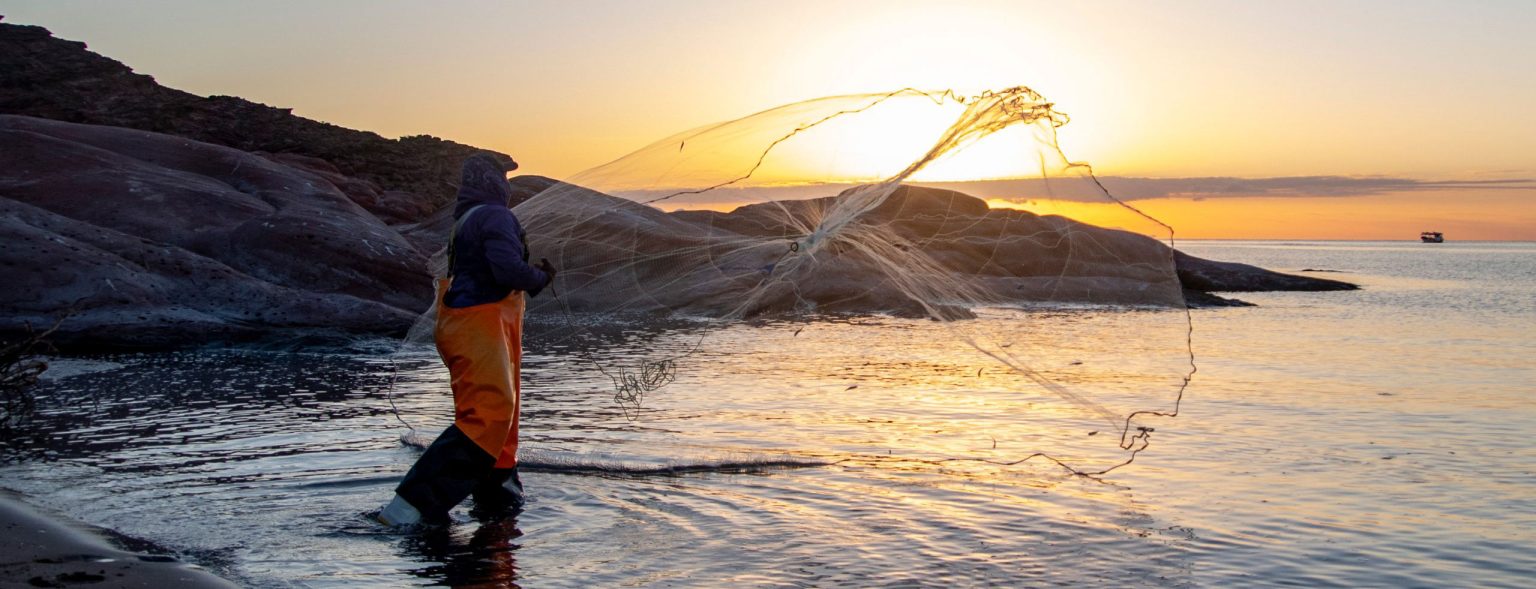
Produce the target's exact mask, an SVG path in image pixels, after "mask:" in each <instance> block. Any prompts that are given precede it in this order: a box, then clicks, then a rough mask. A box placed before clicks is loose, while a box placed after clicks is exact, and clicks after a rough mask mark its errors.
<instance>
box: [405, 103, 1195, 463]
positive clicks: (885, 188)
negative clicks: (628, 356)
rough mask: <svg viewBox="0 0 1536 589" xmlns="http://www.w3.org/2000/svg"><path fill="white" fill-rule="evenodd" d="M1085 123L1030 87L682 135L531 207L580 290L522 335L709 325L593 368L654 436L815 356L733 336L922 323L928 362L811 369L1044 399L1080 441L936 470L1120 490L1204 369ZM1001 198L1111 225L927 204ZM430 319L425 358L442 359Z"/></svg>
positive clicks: (556, 288)
mask: <svg viewBox="0 0 1536 589" xmlns="http://www.w3.org/2000/svg"><path fill="white" fill-rule="evenodd" d="M1067 122H1068V118H1067V116H1066V115H1064V114H1063V113H1061V112H1059V111H1057V110H1055V107H1054V105H1053V104H1051V103H1050V102H1048V101H1046V100H1045V99H1044V98H1043V97H1042V96H1041V95H1039V94H1038V93H1036V92H1034V91H1033V90H1030V89H1028V88H1024V87H1018V88H1011V89H1007V90H1002V91H993V92H986V93H982V94H980V95H976V96H969V97H963V96H959V95H957V94H954V93H952V92H924V91H918V90H912V89H904V90H900V91H896V92H890V93H882V94H865V95H848V96H836V97H827V98H820V99H815V100H809V101H804V102H799V103H795V104H790V105H785V106H781V107H777V108H773V109H769V110H765V111H762V112H758V113H755V114H752V115H749V116H746V117H743V118H740V119H736V120H731V121H726V122H723V123H718V124H713V125H708V126H704V127H700V128H697V129H692V130H689V131H686V132H683V133H679V134H677V135H674V136H671V137H668V138H666V139H663V140H661V141H658V142H656V143H653V144H651V145H649V146H647V147H645V148H644V149H641V150H639V151H636V152H634V153H632V154H629V155H627V156H624V157H622V158H620V159H618V160H615V161H613V162H610V163H607V164H604V165H602V166H598V167H596V168H593V169H590V170H587V171H584V172H581V173H579V174H577V175H575V176H573V177H571V178H568V179H566V180H565V181H564V182H558V183H554V184H553V185H551V186H549V187H548V188H547V189H544V190H542V191H540V192H538V193H537V194H536V195H534V196H532V197H531V198H528V199H527V200H525V201H523V202H521V203H520V204H518V205H517V206H516V207H515V208H514V212H515V213H516V214H517V216H518V218H519V219H520V221H521V222H522V224H523V226H524V227H525V229H526V230H527V233H528V241H529V246H530V249H531V250H532V252H533V255H534V259H538V258H547V259H549V260H550V261H551V262H552V263H553V264H554V265H555V266H556V267H557V268H559V269H560V272H559V274H558V277H557V279H556V281H555V283H554V284H553V285H552V292H553V293H554V295H555V296H544V297H538V298H534V299H530V301H529V314H530V317H541V316H543V317H557V318H558V320H556V321H549V322H535V324H536V325H539V326H540V327H537V328H530V332H529V333H528V334H526V335H525V337H528V338H532V339H535V340H540V339H542V340H546V341H548V340H573V339H579V338H584V337H586V338H590V337H598V338H599V339H600V338H601V337H602V336H601V335H597V336H594V334H599V333H601V332H602V330H603V329H604V328H605V326H611V325H614V324H626V325H634V324H643V323H645V322H647V321H652V322H654V321H657V320H667V319H680V318H682V319H687V320H690V321H694V322H699V321H702V322H705V323H706V324H708V325H709V326H710V328H711V329H705V330H701V331H700V332H699V333H701V335H698V336H696V337H691V338H688V340H687V341H674V342H671V343H670V344H668V345H660V344H658V345H657V346H656V347H655V349H653V350H650V351H649V352H648V353H647V355H646V356H645V357H644V358H640V359H638V360H636V361H633V362H630V363H628V364H626V365H624V366H614V365H610V363H605V362H601V361H598V360H595V359H592V358H590V357H587V358H585V359H586V361H585V362H583V363H580V364H577V365H575V366H574V367H573V369H576V370H592V371H598V372H600V373H601V374H602V375H603V376H605V377H606V378H607V379H608V380H611V381H612V383H613V392H614V398H615V401H616V402H618V403H619V404H620V405H621V406H623V407H625V408H626V412H627V414H629V415H630V416H631V417H634V416H636V415H638V413H637V412H636V411H637V410H638V409H639V408H640V407H641V406H642V405H643V404H644V403H645V399H646V396H647V395H648V394H655V393H656V392H657V391H661V390H664V389H665V387H666V386H668V384H669V383H672V382H673V380H674V379H676V377H677V375H678V373H679V371H680V370H683V371H686V370H702V371H714V372H720V371H724V372H725V373H729V371H731V370H733V369H735V368H733V367H734V366H736V365H735V364H734V363H733V362H735V361H739V357H740V356H742V355H756V356H757V357H760V358H767V357H768V356H770V355H773V354H782V355H788V356H793V355H794V354H795V353H797V352H796V350H797V349H800V350H803V349H807V348H805V347H804V346H802V345H801V344H802V343H803V342H801V341H799V340H796V341H793V342H787V343H786V342H781V343H782V344H784V345H787V346H790V347H789V348H788V349H755V348H753V346H752V345H751V344H744V343H742V342H739V341H735V340H731V339H730V338H724V339H722V338H719V337H718V336H717V335H716V334H719V333H722V332H723V330H724V328H727V327H733V328H734V327H739V326H742V325H749V324H750V323H751V322H752V321H758V320H763V319H765V318H776V317H801V318H805V317H837V316H851V315H864V316H868V315H874V316H880V317H889V318H893V319H901V318H915V319H922V320H924V321H920V322H919V323H917V324H912V327H913V331H914V337H920V338H921V339H922V342H923V343H922V345H919V346H916V347H914V346H913V344H912V343H911V342H903V343H901V345H899V346H885V345H883V343H882V342H861V343H859V344H858V345H856V350H849V351H848V353H847V357H841V358H840V357H839V355H838V354H837V353H835V352H833V351H829V349H828V348H826V347H822V348H817V350H818V352H817V353H816V357H815V358H814V359H812V360H811V362H812V363H814V364H817V365H834V364H836V363H837V362H859V361H860V360H861V359H863V360H864V361H866V362H867V361H868V359H869V358H882V357H891V356H905V357H912V356H916V357H917V358H916V359H928V360H931V361H932V362H935V363H938V364H947V365H950V366H957V367H958V366H963V367H964V368H965V373H967V374H969V373H970V372H971V369H970V367H971V366H976V368H975V371H974V372H975V376H974V377H971V380H969V381H966V380H954V379H950V380H945V379H937V380H932V381H929V380H924V379H921V378H913V377H910V376H909V377H906V378H905V383H906V386H911V387H926V388H929V389H932V390H944V389H950V390H956V391H964V390H969V389H975V388H990V389H1001V390H1008V391H1015V392H1016V393H1017V394H1018V395H1019V396H1020V398H1021V399H1029V401H1028V403H1027V404H1026V405H1027V407H1028V412H1027V414H1021V415H1019V419H1027V420H1032V421H1037V422H1039V423H1040V425H1041V431H1047V430H1049V431H1055V432H1061V433H1060V434H1059V435H1055V434H1051V435H1047V434H1042V435H1040V436H1038V438H1036V439H1033V440H1032V441H1030V442H1028V445H1029V447H1031V448H1035V451H1032V452H1024V453H1022V454H1017V455H1011V456H1002V455H998V454H996V453H990V454H986V455H945V454H943V453H942V452H941V453H939V454H934V453H931V452H929V453H923V454H921V456H922V457H919V458H916V459H922V460H932V461H956V460H977V461H988V462H994V463H999V464H1012V463H1016V462H1019V461H1023V460H1031V459H1035V458H1041V459H1044V460H1051V461H1055V462H1056V463H1057V464H1060V465H1061V466H1063V467H1065V468H1067V469H1068V470H1070V471H1072V472H1074V473H1078V474H1102V473H1104V472H1107V471H1108V470H1112V469H1114V468H1117V467H1119V466H1120V465H1123V464H1125V463H1128V462H1129V461H1130V460H1133V459H1134V458H1135V456H1136V453H1137V452H1140V451H1141V450H1142V449H1144V448H1145V447H1146V445H1147V443H1148V441H1149V440H1150V435H1151V432H1152V431H1153V430H1152V428H1151V425H1150V421H1151V420H1153V419H1155V418H1157V417H1158V416H1171V415H1175V414H1176V413H1177V410H1178V402H1179V401H1180V400H1181V399H1182V395H1183V391H1184V388H1185V387H1186V386H1187V384H1188V382H1189V378H1190V377H1191V376H1192V375H1193V372H1194V364H1193V354H1192V352H1191V349H1190V346H1189V334H1190V324H1189V315H1188V311H1187V309H1186V308H1185V304H1184V299H1183V291H1182V288H1181V286H1180V283H1179V279H1178V275H1177V272H1176V268H1175V265H1174V258H1173V250H1172V245H1173V244H1172V238H1173V230H1172V229H1171V228H1170V227H1168V226H1167V225H1164V224H1163V223H1161V222H1159V221H1157V220H1156V219H1153V218H1152V217H1150V216H1148V215H1146V214H1144V213H1142V212H1141V211H1139V210H1137V209H1136V208H1134V207H1132V206H1130V205H1128V204H1126V203H1124V202H1121V201H1119V200H1118V199H1116V198H1115V197H1114V195H1112V194H1110V193H1109V192H1108V191H1107V190H1105V189H1104V187H1103V186H1102V185H1101V184H1099V183H1098V181H1097V180H1096V179H1095V178H1094V176H1093V174H1092V170H1091V168H1090V167H1089V166H1087V165H1085V164H1081V163H1074V162H1072V161H1070V160H1069V159H1068V158H1067V157H1066V156H1065V155H1064V154H1063V152H1062V150H1061V149H1060V147H1059V145H1058V142H1057V136H1056V132H1057V129H1058V128H1059V127H1061V126H1062V125H1064V124H1066V123H1067ZM995 178H1028V179H1031V180H1032V181H1030V182H1023V183H1019V184H1018V185H1019V186H1021V187H1027V188H1021V189H1020V190H1030V191H1033V192H1031V193H1020V194H1016V195H1014V199H1013V202H1016V203H1017V202H1024V203H1027V202H1029V201H1030V200H1040V199H1054V198H1070V199H1072V200H1075V201H1079V202H1081V201H1088V202H1095V203H1098V204H1100V205H1105V206H1098V207H1094V208H1093V209H1092V210H1093V218H1092V219H1091V224H1090V223H1088V222H1084V221H1079V220H1074V219H1069V218H1066V217H1062V216H1056V215H1038V214H1035V213H1032V212H1030V211H1029V210H1027V208H1028V207H1027V206H1024V207H1002V206H998V207H993V206H989V204H988V202H986V201H983V200H980V199H977V198H973V197H970V196H967V195H966V194H964V193H962V192H958V191H954V190H947V189H940V188H935V187H932V186H925V185H924V184H925V183H939V182H944V183H945V184H944V185H945V186H963V183H959V184H956V181H963V180H982V179H995ZM994 204H996V203H994ZM437 224H438V225H444V226H446V223H443V222H442V221H441V220H439V221H438V222H437ZM438 260H439V261H438V263H437V266H436V269H437V273H438V275H439V276H441V270H442V268H443V265H442V264H441V256H439V258H438ZM433 317H434V313H433V311H429V312H428V313H427V314H426V315H424V316H423V317H422V320H421V321H419V322H418V323H417V326H416V327H415V328H413V330H412V333H411V336H410V337H409V338H408V341H409V342H417V343H423V342H430V341H431V326H432V321H433ZM819 332H823V331H822V330H819ZM1106 334H1109V336H1108V339H1106ZM795 335H796V336H798V335H799V332H798V331H796V332H795ZM712 337H716V339H717V340H718V341H711V338H712ZM701 350H707V351H710V352H712V353H710V354H700V353H699V352H700V351H701ZM733 358H734V360H733ZM765 362H767V360H765ZM782 362H784V363H786V364H793V363H795V360H794V359H793V358H784V359H782ZM802 364H803V363H802ZM800 374H801V375H803V374H804V373H803V371H802V372H801V373H800ZM762 376H763V375H762V374H761V373H760V372H756V373H754V378H762ZM799 377H800V376H796V375H795V374H785V375H784V378H786V379H794V378H799ZM765 384H766V383H765ZM1101 434H1105V435H1101ZM993 445H994V447H995V446H996V445H997V444H996V442H995V441H994V444H993ZM1016 447H1018V446H1010V448H1016Z"/></svg>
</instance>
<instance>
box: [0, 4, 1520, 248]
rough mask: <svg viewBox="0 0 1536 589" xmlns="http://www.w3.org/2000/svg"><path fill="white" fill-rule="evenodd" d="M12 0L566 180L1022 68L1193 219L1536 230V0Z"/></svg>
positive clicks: (1340, 235)
mask: <svg viewBox="0 0 1536 589" xmlns="http://www.w3.org/2000/svg"><path fill="white" fill-rule="evenodd" d="M0 14H3V15H5V22H8V23H18V24H37V25H42V26H45V27H48V28H49V29H51V30H52V31H53V32H54V33H55V34H56V35H57V36H59V37H62V38H66V39H73V40H80V41H85V42H87V43H88V44H89V45H90V47H91V48H92V49H93V50H95V51H97V52H99V53H102V54H104V55H107V56H109V57H112V58H114V59H118V60H120V61H123V62H124V63H127V64H129V65H130V66H132V67H133V68H135V69H136V70H137V71H139V72H140V73H146V74H150V75H153V76H155V78H156V79H157V80H159V81H160V82H161V83H162V84H165V85H168V86H171V87H175V88H179V89H182V90H186V91H189V92H193V93H197V94H204V95H207V94H227V95H236V96H241V97H244V98H248V99H251V100H255V101H258V102H263V103H266V104H271V105H274V106H281V107H291V108H293V109H294V112H295V113H296V114H299V115H302V116H306V117H310V118H314V119H319V120H323V121H328V122H333V123H336V124H339V125H343V126H347V127H352V128H358V129H366V130H371V131H376V132H378V133H380V134H383V135H385V136H391V137H392V136H400V135H411V134H420V133H426V134H432V135H436V136H440V137H445V138H448V139H453V140H456V141H460V142H464V143H469V144H472V145H478V146H482V147H487V148H492V149H496V150H499V151H503V152H506V153H509V154H511V155H513V156H514V157H515V158H517V159H518V160H519V161H520V162H521V163H522V164H523V168H522V170H521V172H524V173H530V174H542V175H547V176H553V177H557V178H558V177H568V176H570V175H572V174H574V173H576V172H578V171H580V170H583V169H586V168H589V167H592V166H595V165H598V164H601V163H604V162H606V161H609V160H612V159H614V158H616V157H619V156H622V155H623V154H625V153H628V152H630V151H633V150H635V149H638V148H640V147H642V146H644V145H646V144H649V143H651V142H653V141H655V140H658V139H660V138H662V137H665V136H668V135H671V134H673V133H676V132H678V131H681V130H684V129H689V128H693V127H697V126H699V125H703V124H706V123H711V122H714V121H720V120H726V119H732V118H736V117H739V116H742V115H745V114H749V113H752V112H756V111H760V110H763V109H767V108H771V107H774V106H777V105H781V104H786V103H791V102H796V101H799V100H804V99H809V98H815V97H819V96H828V95H837V94H850V93H866V92H879V91H884V90H892V89H897V88H903V87H916V88H924V89H955V90H957V91H959V92H961V93H973V92H977V91H980V90H985V89H989V88H1006V87H1010V86H1017V85H1027V86H1029V87H1031V88H1034V89H1035V90H1037V91H1039V92H1040V93H1042V94H1044V95H1045V96H1046V97H1048V98H1049V99H1050V100H1052V101H1054V102H1055V103H1056V104H1057V106H1058V108H1059V109H1060V110H1061V111H1064V112H1066V113H1068V114H1070V115H1071V117H1072V122H1071V123H1070V124H1069V125H1067V126H1066V127H1064V128H1063V129H1062V130H1061V135H1060V138H1061V143H1062V147H1063V148H1064V149H1065V150H1066V152H1067V153H1068V154H1069V155H1070V156H1071V157H1072V158H1073V159H1076V160H1083V161H1088V162H1091V163H1092V164H1093V165H1094V166H1095V169H1096V170H1097V171H1098V172H1099V173H1100V174H1101V175H1103V176H1106V177H1108V178H1109V179H1111V180H1112V182H1111V183H1110V184H1111V188H1115V184H1114V183H1113V180H1114V179H1115V178H1121V180H1118V182H1119V184H1120V185H1121V186H1124V187H1126V189H1127V190H1128V191H1129V198H1136V199H1139V200H1137V202H1138V203H1140V204H1138V206H1141V207H1143V208H1145V209H1146V210H1148V211H1150V212H1153V213H1154V214H1157V215H1160V216H1161V217H1163V218H1164V220H1166V221H1168V222H1170V223H1171V224H1173V225H1174V226H1176V227H1179V228H1180V232H1181V234H1183V235H1185V236H1189V237H1223V238H1244V237H1262V238H1329V239H1411V238H1415V237H1416V236H1417V234H1418V232H1419V231H1421V230H1429V229H1435V230H1441V231H1446V232H1447V234H1448V237H1450V238H1451V239H1453V240H1454V239H1526V240H1532V239H1536V182H1532V181H1529V180H1526V179H1530V178H1536V73H1533V72H1536V34H1532V33H1531V31H1532V30H1536V2H1528V1H1507V2H1494V1H1484V2H1400V1H1379V2H1378V1H1363V0H1362V1H1349V2H1341V1H1334V2H1296V1H1286V2H1262V3H1261V2H1218V1H1211V2H1197V1H1180V2H1155V3H1154V2H1026V1H1022V0H1019V1H1008V0H999V1H995V2H994V1H974V2H942V3H941V2H894V1H882V2H874V1H870V2H830V1H825V0H823V1H806V2H798V1H784V0H780V1H773V2H758V1H730V2H659V1H648V2H619V1H614V2H510V1H506V2H491V1H481V2H468V1H456V2H430V3H429V2H404V1H324V2H309V1H306V2H300V1H280V2H260V3H254V2H233V1H229V2H218V1H208V0H164V1H157V2H132V3H129V2H112V1H91V2H87V1H72V0H49V1H16V0H0ZM892 157H898V156H892ZM983 175H986V176H988V177H997V176H1007V175H1009V174H1008V173H1006V171H1003V172H1000V173H994V174H983ZM1211 177H1221V178H1224V179H1230V180H1223V181H1222V182H1217V183H1214V184H1213V183H1212V182H1211V181H1209V180H1200V179H1204V178H1211ZM1279 177H1309V178H1308V179H1304V180H1295V181H1276V180H1271V179H1273V178H1279ZM1335 177H1337V178H1335ZM953 179H958V178H953ZM1147 179H1150V180H1147ZM829 180H830V179H829ZM1240 180H1241V181H1240ZM1488 181H1513V182H1500V183H1487V182H1488ZM999 204H1000V205H1001V203H999ZM1012 204H1023V205H1024V206H1028V204H1027V203H1012Z"/></svg>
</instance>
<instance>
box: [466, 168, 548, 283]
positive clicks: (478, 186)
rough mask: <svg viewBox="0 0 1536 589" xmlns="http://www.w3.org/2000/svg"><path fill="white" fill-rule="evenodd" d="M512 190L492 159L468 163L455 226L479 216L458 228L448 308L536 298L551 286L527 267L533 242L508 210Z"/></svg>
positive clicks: (502, 171) (531, 268)
mask: <svg viewBox="0 0 1536 589" xmlns="http://www.w3.org/2000/svg"><path fill="white" fill-rule="evenodd" d="M511 202H512V187H511V186H510V185H509V184H507V172H506V168H505V166H503V165H502V164H501V162H499V161H497V160H496V158H494V157H492V156H491V155H489V154H484V153H478V154H475V155H472V156H470V157H469V159H466V160H464V169H463V171H462V173H461V176H460V178H459V196H458V200H457V202H455V203H454V207H453V218H454V222H455V223H457V222H458V221H459V219H460V218H462V217H463V216H464V214H465V213H468V212H469V210H470V209H473V208H474V207H475V206H476V205H486V206H483V207H480V209H479V210H478V211H476V212H475V214H474V216H472V217H470V218H469V220H468V221H465V222H464V224H463V225H462V226H460V227H459V229H458V232H457V233H456V234H455V235H454V238H453V244H452V246H451V247H452V248H453V264H452V267H451V268H449V272H450V273H452V275H453V283H452V285H451V286H449V288H448V293H447V294H446V295H444V297H443V304H445V305H447V306H449V307H453V308H463V307H471V306H474V305H483V304H485V303H494V302H496V301H499V300H501V299H504V298H506V297H507V295H509V294H511V293H512V291H514V290H521V291H526V292H527V293H528V294H529V296H537V295H538V294H539V291H541V290H543V289H544V286H545V285H547V284H549V275H548V274H545V273H544V271H542V270H539V269H538V268H535V267H533V266H531V265H529V264H528V241H527V237H526V235H525V234H524V233H523V226H522V224H521V223H518V221H517V216H516V215H513V214H512V210H511V209H509V208H507V205H509V204H511Z"/></svg>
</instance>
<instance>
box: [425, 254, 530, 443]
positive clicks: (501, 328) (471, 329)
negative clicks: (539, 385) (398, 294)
mask: <svg viewBox="0 0 1536 589" xmlns="http://www.w3.org/2000/svg"><path fill="white" fill-rule="evenodd" d="M451 280H452V279H451V278H450V279H440V280H438V281H437V327H436V329H435V330H434V333H433V335H434V337H435V339H436V340H437V353H438V355H440V356H442V358H443V364H445V365H447V366H448V374H449V375H450V376H451V378H452V387H453V412H454V415H453V423H454V425H455V426H458V428H459V430H460V431H462V432H463V433H464V435H466V436H469V439H471V440H473V441H474V442H475V445H476V446H479V447H480V449H481V450H485V453H486V454H489V455H491V456H494V457H496V463H495V468H512V467H514V466H517V422H518V417H519V415H520V414H521V411H522V387H521V384H520V381H521V377H522V370H521V364H522V360H523V310H524V302H523V292H522V291H518V290H515V291H512V293H511V294H509V295H507V298H504V299H502V300H500V301H497V302H494V303H486V304H483V305H474V306H471V307H463V308H458V309H455V308H453V307H449V306H447V305H445V304H443V297H444V296H445V295H446V294H447V293H448V287H449V285H450V283H451Z"/></svg>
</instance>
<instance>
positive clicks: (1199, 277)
mask: <svg viewBox="0 0 1536 589" xmlns="http://www.w3.org/2000/svg"><path fill="white" fill-rule="evenodd" d="M1174 256H1175V258H1174V259H1175V262H1176V263H1177V264H1178V269H1179V281H1180V282H1183V283H1184V287H1185V288H1188V289H1190V290H1195V291H1201V292H1266V291H1276V290H1299V291H1326V290H1356V289H1358V288H1360V287H1359V286H1356V285H1354V284H1350V283H1348V282H1343V281H1340V280H1329V279H1326V278H1313V277H1311V276H1296V275H1294V274H1281V273H1279V272H1273V271H1270V270H1265V269H1263V268H1260V267H1258V266H1250V265H1248V264H1238V263H1236V262H1216V261H1212V260H1206V259H1202V258H1197V257H1194V256H1191V255H1189V254H1186V253H1184V252H1175V253H1174Z"/></svg>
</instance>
